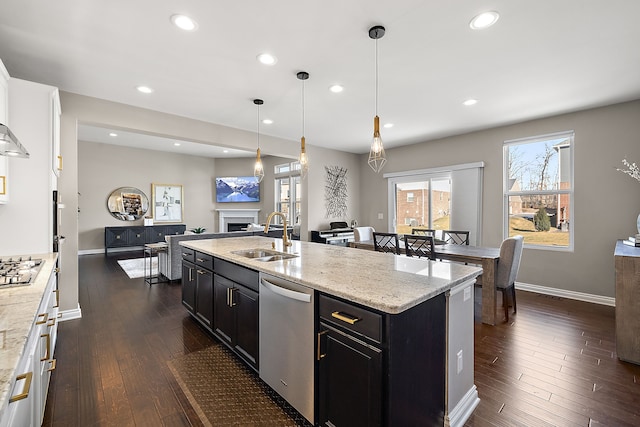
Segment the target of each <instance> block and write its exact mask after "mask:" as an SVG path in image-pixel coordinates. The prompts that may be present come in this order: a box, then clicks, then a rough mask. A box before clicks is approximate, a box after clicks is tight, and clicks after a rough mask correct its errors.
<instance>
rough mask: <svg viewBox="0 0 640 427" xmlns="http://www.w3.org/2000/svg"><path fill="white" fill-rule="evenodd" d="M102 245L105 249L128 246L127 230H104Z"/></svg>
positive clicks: (116, 228)
mask: <svg viewBox="0 0 640 427" xmlns="http://www.w3.org/2000/svg"><path fill="white" fill-rule="evenodd" d="M104 245H105V248H115V247H118V246H128V243H127V228H126V227H114V228H109V227H107V228H105V229H104Z"/></svg>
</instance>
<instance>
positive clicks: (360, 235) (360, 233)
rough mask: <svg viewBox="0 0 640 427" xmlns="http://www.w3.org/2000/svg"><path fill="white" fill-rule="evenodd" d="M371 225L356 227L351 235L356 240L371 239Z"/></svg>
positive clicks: (372, 229) (372, 230)
mask: <svg viewBox="0 0 640 427" xmlns="http://www.w3.org/2000/svg"><path fill="white" fill-rule="evenodd" d="M374 231H376V230H375V229H374V228H373V227H356V228H354V229H353V237H354V239H355V241H356V242H362V241H367V240H373V232H374Z"/></svg>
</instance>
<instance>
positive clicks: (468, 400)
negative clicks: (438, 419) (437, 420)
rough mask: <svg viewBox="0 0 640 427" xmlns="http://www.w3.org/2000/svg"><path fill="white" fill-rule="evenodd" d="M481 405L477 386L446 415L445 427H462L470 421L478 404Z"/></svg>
mask: <svg viewBox="0 0 640 427" xmlns="http://www.w3.org/2000/svg"><path fill="white" fill-rule="evenodd" d="M479 403H480V398H479V397H478V389H477V388H476V386H475V384H474V386H473V387H471V388H470V389H469V391H467V393H466V394H465V395H464V397H463V398H462V399H460V402H458V404H457V405H456V407H455V408H453V409H452V410H451V411H449V412H448V413H447V414H445V417H444V425H445V427H461V426H463V425H464V423H465V422H467V420H468V419H469V417H470V416H471V414H472V413H473V411H474V410H475V409H476V407H477V406H478V404H479Z"/></svg>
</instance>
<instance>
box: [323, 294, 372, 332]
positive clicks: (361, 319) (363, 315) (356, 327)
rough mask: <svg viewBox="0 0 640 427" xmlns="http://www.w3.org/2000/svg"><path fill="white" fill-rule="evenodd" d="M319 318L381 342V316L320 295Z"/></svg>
mask: <svg viewBox="0 0 640 427" xmlns="http://www.w3.org/2000/svg"><path fill="white" fill-rule="evenodd" d="M318 301H319V302H318V307H319V311H320V318H321V319H323V320H325V321H327V322H331V323H333V324H334V325H338V326H340V327H342V328H344V329H347V330H349V331H352V332H355V333H357V334H360V335H364V336H365V337H368V338H370V339H372V340H374V341H375V342H377V343H381V342H382V315H381V314H378V313H374V312H371V311H369V310H367V309H364V308H361V307H358V306H356V305H353V304H350V303H347V302H344V301H340V300H337V299H334V298H331V297H328V296H326V295H323V294H320V298H319V300H318Z"/></svg>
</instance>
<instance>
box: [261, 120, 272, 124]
mask: <svg viewBox="0 0 640 427" xmlns="http://www.w3.org/2000/svg"><path fill="white" fill-rule="evenodd" d="M262 123H264V124H265V125H272V124H273V120H271V119H264V120H263V121H262Z"/></svg>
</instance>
